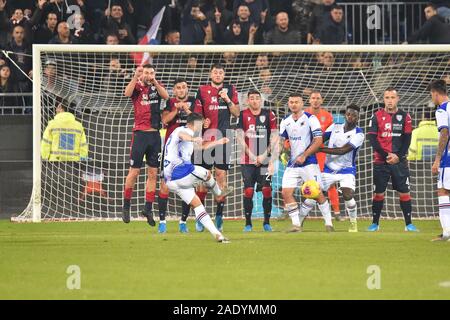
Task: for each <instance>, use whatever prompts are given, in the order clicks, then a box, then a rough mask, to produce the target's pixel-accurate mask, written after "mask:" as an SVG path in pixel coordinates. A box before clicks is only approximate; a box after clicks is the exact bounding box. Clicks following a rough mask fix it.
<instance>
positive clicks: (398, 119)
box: [395, 114, 403, 121]
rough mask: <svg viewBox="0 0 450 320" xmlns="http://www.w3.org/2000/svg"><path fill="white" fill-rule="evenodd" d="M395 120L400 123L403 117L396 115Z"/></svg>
mask: <svg viewBox="0 0 450 320" xmlns="http://www.w3.org/2000/svg"><path fill="white" fill-rule="evenodd" d="M395 118H396V119H397V121H402V119H403V116H402V115H401V114H398V115H396V116H395Z"/></svg>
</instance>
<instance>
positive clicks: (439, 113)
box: [436, 101, 450, 168]
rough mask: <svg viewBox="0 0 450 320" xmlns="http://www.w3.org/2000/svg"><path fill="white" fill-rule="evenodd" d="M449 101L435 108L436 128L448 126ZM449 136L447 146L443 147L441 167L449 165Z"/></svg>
mask: <svg viewBox="0 0 450 320" xmlns="http://www.w3.org/2000/svg"><path fill="white" fill-rule="evenodd" d="M449 109H450V103H449V101H446V102H444V103H443V104H441V105H440V106H439V107H438V108H437V110H436V123H437V126H438V130H439V131H441V130H442V129H444V128H447V129H448V128H449V127H450V110H449ZM449 142H450V138H449V137H447V146H446V147H445V150H444V154H443V155H442V158H441V165H440V167H441V168H448V167H450V155H449V152H448V149H449Z"/></svg>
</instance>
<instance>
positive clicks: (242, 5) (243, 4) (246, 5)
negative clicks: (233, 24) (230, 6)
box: [237, 3, 251, 11]
mask: <svg viewBox="0 0 450 320" xmlns="http://www.w3.org/2000/svg"><path fill="white" fill-rule="evenodd" d="M240 7H247V9H248V10H249V11H251V10H250V7H249V6H248V4H246V3H241V4H240V5H239V6H238V7H237V9H238V10H239V8H240Z"/></svg>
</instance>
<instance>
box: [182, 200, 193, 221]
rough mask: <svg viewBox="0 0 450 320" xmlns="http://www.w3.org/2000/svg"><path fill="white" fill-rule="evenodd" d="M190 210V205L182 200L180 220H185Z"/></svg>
mask: <svg viewBox="0 0 450 320" xmlns="http://www.w3.org/2000/svg"><path fill="white" fill-rule="evenodd" d="M190 212H191V206H190V205H188V204H187V203H186V202H184V201H183V202H182V203H181V221H184V222H186V220H187V218H188V217H189V213H190Z"/></svg>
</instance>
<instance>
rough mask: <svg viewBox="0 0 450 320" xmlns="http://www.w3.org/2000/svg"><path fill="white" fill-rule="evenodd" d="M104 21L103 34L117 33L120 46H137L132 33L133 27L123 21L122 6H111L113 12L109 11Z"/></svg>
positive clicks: (102, 24)
mask: <svg viewBox="0 0 450 320" xmlns="http://www.w3.org/2000/svg"><path fill="white" fill-rule="evenodd" d="M105 14H106V15H105V16H104V17H103V19H102V23H101V26H102V34H103V35H106V34H111V33H115V34H117V35H119V42H120V44H136V39H135V37H134V35H133V33H132V31H131V27H130V25H129V24H128V23H126V22H125V20H124V19H123V9H122V7H121V6H120V5H117V4H114V5H112V6H111V12H109V10H108V9H107V10H106V12H105Z"/></svg>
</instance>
